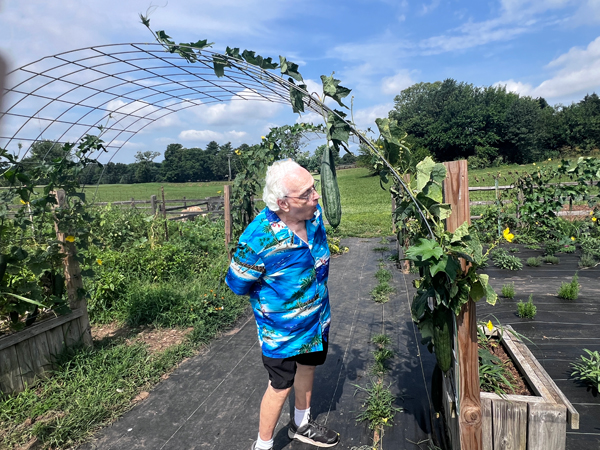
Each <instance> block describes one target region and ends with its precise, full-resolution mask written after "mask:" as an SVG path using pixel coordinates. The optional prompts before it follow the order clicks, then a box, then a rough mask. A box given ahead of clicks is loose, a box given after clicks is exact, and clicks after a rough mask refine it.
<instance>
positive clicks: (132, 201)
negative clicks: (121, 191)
mask: <svg viewBox="0 0 600 450" xmlns="http://www.w3.org/2000/svg"><path fill="white" fill-rule="evenodd" d="M131 207H132V208H135V199H134V198H133V197H131Z"/></svg>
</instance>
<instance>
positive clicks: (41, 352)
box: [29, 334, 52, 376]
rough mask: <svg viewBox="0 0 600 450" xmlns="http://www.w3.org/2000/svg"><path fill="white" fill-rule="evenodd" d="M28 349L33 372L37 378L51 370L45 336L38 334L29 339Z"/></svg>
mask: <svg viewBox="0 0 600 450" xmlns="http://www.w3.org/2000/svg"><path fill="white" fill-rule="evenodd" d="M29 349H30V350H31V360H32V362H33V370H34V372H35V374H36V375H37V376H40V375H42V374H43V373H44V372H46V371H48V370H50V369H51V368H52V361H51V359H50V350H49V349H48V340H47V339H46V336H45V335H43V334H38V335H37V336H34V337H32V338H31V339H29Z"/></svg>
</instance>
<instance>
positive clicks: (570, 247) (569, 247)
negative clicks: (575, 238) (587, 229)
mask: <svg viewBox="0 0 600 450" xmlns="http://www.w3.org/2000/svg"><path fill="white" fill-rule="evenodd" d="M575 250H577V248H576V247H575V246H574V245H565V246H563V247H562V248H561V249H560V251H561V252H562V253H575Z"/></svg>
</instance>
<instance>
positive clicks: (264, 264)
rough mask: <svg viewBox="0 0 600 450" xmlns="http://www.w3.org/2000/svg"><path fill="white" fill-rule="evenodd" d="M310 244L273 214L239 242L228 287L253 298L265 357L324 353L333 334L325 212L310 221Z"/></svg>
mask: <svg viewBox="0 0 600 450" xmlns="http://www.w3.org/2000/svg"><path fill="white" fill-rule="evenodd" d="M306 232H307V237H308V244H307V243H306V242H304V241H303V240H302V239H300V238H299V237H298V236H297V235H296V234H295V233H293V232H292V231H291V230H290V229H289V228H288V227H287V226H286V225H285V223H283V222H282V221H281V220H280V219H279V217H278V216H277V214H276V213H274V212H273V211H271V210H270V209H269V208H265V209H263V210H262V211H261V212H260V213H259V214H258V215H257V216H256V217H255V219H254V220H253V221H252V223H251V224H250V225H249V226H248V228H246V230H245V231H244V233H243V234H242V235H241V236H240V240H239V243H238V246H237V250H236V252H235V254H234V255H233V258H232V260H231V265H230V266H229V271H228V272H227V277H226V278H225V282H226V283H227V285H228V286H229V287H230V288H231V290H232V291H233V292H235V293H236V294H238V295H246V294H247V295H249V296H250V302H251V304H252V309H253V310H254V317H255V318H256V326H257V328H258V339H259V341H260V343H261V347H262V352H263V354H264V355H265V356H268V357H270V358H289V357H291V356H295V355H298V354H301V353H309V352H316V351H320V350H323V340H325V341H327V336H328V333H329V322H330V310H329V293H328V290H327V278H328V276H329V256H330V253H329V246H328V245H327V235H326V234H325V225H324V224H323V218H322V210H321V206H320V205H318V206H317V211H316V212H315V214H314V216H313V218H312V219H310V220H307V221H306Z"/></svg>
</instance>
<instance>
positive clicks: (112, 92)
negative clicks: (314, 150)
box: [0, 43, 433, 237]
mask: <svg viewBox="0 0 600 450" xmlns="http://www.w3.org/2000/svg"><path fill="white" fill-rule="evenodd" d="M214 57H216V58H218V59H219V60H220V61H225V62H227V63H228V65H227V66H226V67H225V71H224V76H223V77H218V76H217V75H216V74H215V71H214V69H213V59H214ZM7 81H8V83H7V87H6V89H5V96H4V103H3V105H4V107H3V110H2V112H1V113H0V120H1V121H2V123H3V127H2V130H11V131H8V132H7V133H4V132H3V133H2V134H1V135H0V148H4V149H7V150H9V151H11V152H12V153H15V154H16V153H18V151H17V149H16V148H15V147H20V145H21V143H22V142H28V143H29V147H27V149H26V150H25V153H24V155H23V157H24V156H26V154H27V152H28V151H29V149H30V148H31V144H33V143H34V142H36V141H39V140H41V139H46V140H50V141H52V142H54V143H63V142H67V141H71V142H76V141H79V140H80V139H81V138H82V137H84V136H85V135H87V134H91V133H93V130H94V129H98V130H100V134H101V136H102V139H103V140H104V141H105V147H106V149H110V150H112V152H113V153H112V155H111V156H110V159H109V161H111V160H112V159H113V158H114V156H115V155H116V154H117V153H118V152H119V151H120V150H121V149H122V148H123V146H125V145H126V144H127V143H128V142H129V141H130V140H131V139H132V138H133V137H134V136H135V135H136V134H137V133H139V132H141V131H142V130H144V129H145V128H147V127H149V126H151V125H152V124H155V123H158V121H160V120H161V119H164V118H165V117H167V116H168V115H170V114H173V113H177V112H179V111H183V110H185V109H188V108H192V107H196V106H201V105H207V104H212V103H217V102H226V101H234V100H236V101H238V100H246V101H248V100H256V101H266V102H271V103H282V104H287V105H289V104H290V103H291V101H290V92H291V91H292V90H296V91H300V92H301V93H302V94H303V96H302V102H303V104H304V110H305V111H306V110H308V111H313V112H315V113H317V114H319V115H323V116H325V117H326V116H327V115H329V114H334V115H336V116H337V117H338V118H339V119H341V120H344V122H346V124H347V125H348V126H349V127H350V131H351V133H352V134H353V135H354V136H356V137H357V138H358V140H359V142H360V143H362V144H364V145H366V146H368V147H369V148H370V149H371V151H372V152H373V153H374V154H376V155H378V156H379V157H380V159H381V160H382V161H383V163H384V164H385V165H386V167H387V168H388V170H389V171H390V173H391V174H392V175H393V176H394V178H395V179H396V180H397V182H398V183H399V184H400V185H401V186H403V188H404V190H405V192H406V193H407V194H408V195H409V196H410V197H411V199H412V201H413V202H414V204H415V205H416V207H417V209H418V212H419V214H420V215H421V217H422V219H423V222H424V223H425V224H426V226H427V228H428V231H429V234H430V235H431V236H432V237H433V232H432V230H431V228H430V225H429V223H428V221H427V219H426V217H425V215H424V214H423V211H422V210H421V208H420V206H419V204H418V202H416V200H415V199H414V197H413V196H412V193H411V192H410V190H409V189H407V187H406V185H405V184H404V181H403V180H402V177H401V176H400V175H399V174H398V173H397V171H396V170H395V169H394V167H392V166H391V165H390V164H389V163H388V162H387V160H386V159H385V158H383V157H382V155H381V154H380V152H379V150H378V149H377V148H376V147H375V146H374V145H373V143H372V142H371V141H370V140H369V139H367V138H366V137H365V136H364V135H363V134H362V133H361V132H360V131H359V130H357V129H356V127H355V126H354V124H352V123H350V122H348V121H346V120H345V119H344V118H343V117H341V116H340V115H339V114H338V113H337V112H335V111H334V110H332V109H331V108H329V107H328V106H326V105H325V104H324V102H323V101H321V100H320V99H319V98H317V97H315V96H312V95H311V94H310V93H308V92H306V91H305V90H303V89H302V88H300V87H299V86H297V85H295V84H294V83H290V82H289V81H287V80H285V79H284V78H283V77H281V76H276V75H274V74H273V73H271V72H268V71H267V70H264V69H262V68H260V67H257V66H255V65H252V64H249V63H247V62H246V61H243V60H241V59H236V58H233V57H231V56H228V55H223V54H219V53H216V52H211V51H208V50H202V51H201V52H198V53H197V60H196V61H195V62H194V63H187V62H185V63H184V61H183V59H182V58H181V56H179V55H177V54H173V53H169V52H165V48H164V46H162V45H160V44H148V43H138V44H136V43H126V44H108V45H100V46H93V47H86V48H82V49H77V50H72V51H68V52H64V53H59V54H56V55H52V56H47V57H44V58H41V59H39V60H37V61H34V62H32V63H29V64H26V65H24V66H22V67H20V68H18V69H16V70H13V71H12V72H10V73H9V74H8V80H7ZM36 124H37V127H36Z"/></svg>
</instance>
